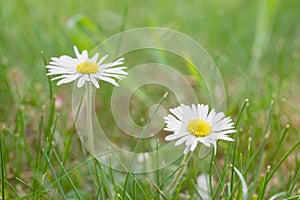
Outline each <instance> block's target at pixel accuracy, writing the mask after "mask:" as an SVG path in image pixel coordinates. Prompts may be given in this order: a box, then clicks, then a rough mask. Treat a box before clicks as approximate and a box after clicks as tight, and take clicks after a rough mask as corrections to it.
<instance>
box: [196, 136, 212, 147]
mask: <svg viewBox="0 0 300 200" xmlns="http://www.w3.org/2000/svg"><path fill="white" fill-rule="evenodd" d="M198 141H199V142H201V143H202V144H204V145H205V146H207V147H210V143H209V142H207V141H206V139H205V138H198Z"/></svg>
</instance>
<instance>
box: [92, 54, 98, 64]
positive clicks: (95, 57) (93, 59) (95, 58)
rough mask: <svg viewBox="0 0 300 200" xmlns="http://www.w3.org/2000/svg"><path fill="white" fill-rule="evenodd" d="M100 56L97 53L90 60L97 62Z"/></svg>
mask: <svg viewBox="0 0 300 200" xmlns="http://www.w3.org/2000/svg"><path fill="white" fill-rule="evenodd" d="M98 56H99V54H98V53H96V54H95V55H94V56H93V57H92V58H91V59H90V62H93V63H96V62H97V60H98Z"/></svg>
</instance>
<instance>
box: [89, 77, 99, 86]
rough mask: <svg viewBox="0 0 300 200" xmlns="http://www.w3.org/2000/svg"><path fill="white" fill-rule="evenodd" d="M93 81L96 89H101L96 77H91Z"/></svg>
mask: <svg viewBox="0 0 300 200" xmlns="http://www.w3.org/2000/svg"><path fill="white" fill-rule="evenodd" d="M91 81H92V83H93V85H94V86H95V87H96V88H99V87H100V86H99V83H98V81H97V80H96V79H95V78H94V77H91Z"/></svg>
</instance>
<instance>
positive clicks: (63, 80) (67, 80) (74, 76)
mask: <svg viewBox="0 0 300 200" xmlns="http://www.w3.org/2000/svg"><path fill="white" fill-rule="evenodd" d="M77 77H78V75H77V74H75V75H71V76H68V77H66V78H64V79H61V80H60V81H58V82H57V85H61V84H64V83H69V82H72V81H74V80H75V79H77Z"/></svg>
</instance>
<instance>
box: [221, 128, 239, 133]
mask: <svg viewBox="0 0 300 200" xmlns="http://www.w3.org/2000/svg"><path fill="white" fill-rule="evenodd" d="M235 132H236V130H234V129H231V130H225V131H222V134H230V133H235Z"/></svg>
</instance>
